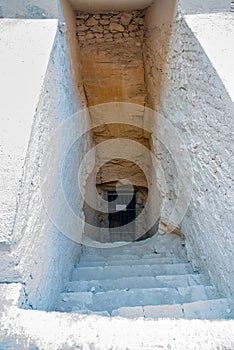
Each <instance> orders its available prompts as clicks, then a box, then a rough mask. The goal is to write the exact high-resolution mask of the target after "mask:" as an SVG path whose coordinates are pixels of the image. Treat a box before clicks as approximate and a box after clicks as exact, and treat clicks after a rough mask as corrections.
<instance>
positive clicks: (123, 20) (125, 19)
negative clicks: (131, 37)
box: [120, 13, 132, 26]
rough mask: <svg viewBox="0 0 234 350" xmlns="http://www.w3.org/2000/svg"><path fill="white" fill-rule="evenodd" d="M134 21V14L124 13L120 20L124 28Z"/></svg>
mask: <svg viewBox="0 0 234 350" xmlns="http://www.w3.org/2000/svg"><path fill="white" fill-rule="evenodd" d="M131 20H132V14H131V13H124V14H123V15H122V16H121V18H120V22H121V24H123V25H124V26H128V25H129V23H130V22H131Z"/></svg>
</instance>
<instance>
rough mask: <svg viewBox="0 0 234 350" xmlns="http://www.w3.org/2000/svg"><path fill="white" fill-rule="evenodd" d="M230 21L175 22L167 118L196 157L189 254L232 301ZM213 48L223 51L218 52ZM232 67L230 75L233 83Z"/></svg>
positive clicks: (219, 17)
mask: <svg viewBox="0 0 234 350" xmlns="http://www.w3.org/2000/svg"><path fill="white" fill-rule="evenodd" d="M232 21H233V18H232V15H231V14H214V15H207V16H192V17H186V19H185V20H184V19H181V20H178V21H176V22H175V25H174V30H173V33H174V34H173V37H172V41H171V47H170V51H169V55H168V57H167V64H166V69H165V74H164V87H163V94H162V97H161V112H162V113H163V115H165V116H166V117H167V118H168V119H169V120H170V121H171V122H172V123H173V125H174V126H175V127H176V128H177V130H178V131H179V133H180V135H181V136H182V138H183V140H184V141H185V143H186V145H187V149H188V150H189V152H190V154H191V157H192V166H193V174H194V182H193V192H192V197H191V203H190V206H189V209H188V212H187V215H186V216H185V218H184V220H183V222H182V226H181V227H182V232H183V233H184V235H185V236H186V242H187V248H188V249H189V252H190V254H191V257H193V258H194V259H195V260H196V261H197V264H198V265H200V266H201V267H202V269H203V270H204V271H207V272H208V273H209V274H210V276H211V278H212V281H213V282H214V283H215V284H216V285H217V286H218V287H219V289H220V290H222V291H225V292H229V293H231V294H232V295H233V291H234V284H233V277H232V276H233V272H234V265H233V246H234V241H233V166H232V163H231V162H230V160H231V159H233V147H232V145H233V136H232V126H233V116H234V105H233V100H232V99H231V96H232V93H233V91H232V86H233V85H232V84H233V74H231V71H232V70H233V68H230V62H229V60H230V57H232V55H233V53H232V47H231V46H230V45H229V46H228V45H227V38H228V37H229V33H227V32H228V31H229V30H230V32H231V33H232V32H233V23H232ZM190 24H191V26H190ZM202 28H205V30H203V31H202ZM214 28H215V29H214ZM193 30H194V31H195V34H196V36H197V37H196V36H195V35H194V33H193ZM218 32H220V33H219V34H217V33H218ZM217 35H218V37H219V38H220V39H221V41H220V42H219V41H217ZM197 38H199V40H200V42H201V43H202V46H201V44H200V42H199V41H198V39H197ZM222 38H223V39H224V40H222ZM214 42H216V48H219V50H220V51H219V52H218V51H216V50H215V49H214V48H213V47H212V45H211V43H214ZM220 52H222V53H224V56H223V55H220ZM229 52H230V54H229ZM221 57H222V62H221ZM225 58H227V60H226V59H225ZM226 61H227V67H229V69H231V71H230V70H229V76H228V75H227V72H226V67H225V66H226ZM228 92H229V93H228ZM162 158H163V159H164V160H165V162H166V163H167V167H166V169H167V171H168V174H170V177H171V179H172V182H173V181H174V171H173V167H171V165H170V164H171V163H170V161H169V160H168V157H167V156H166V154H165V152H164V155H163V156H162Z"/></svg>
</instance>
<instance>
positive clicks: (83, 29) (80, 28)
mask: <svg viewBox="0 0 234 350" xmlns="http://www.w3.org/2000/svg"><path fill="white" fill-rule="evenodd" d="M88 29H89V27H87V26H86V25H84V24H82V25H79V26H78V27H77V30H78V33H79V32H80V31H81V32H83V31H86V30H88Z"/></svg>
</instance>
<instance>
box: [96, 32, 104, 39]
mask: <svg viewBox="0 0 234 350" xmlns="http://www.w3.org/2000/svg"><path fill="white" fill-rule="evenodd" d="M95 38H96V39H100V38H103V34H102V33H96V34H95Z"/></svg>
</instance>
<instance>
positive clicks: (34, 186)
mask: <svg viewBox="0 0 234 350" xmlns="http://www.w3.org/2000/svg"><path fill="white" fill-rule="evenodd" d="M70 13H72V11H71V12H70ZM22 21H23V22H22ZM46 21H47V20H43V21H38V20H34V21H29V20H17V23H18V25H19V26H23V28H22V30H23V31H24V32H25V31H26V29H27V28H28V29H30V32H31V33H33V30H34V28H35V26H36V25H39V27H40V28H43V25H45V24H46V23H47V22H46ZM67 21H68V22H67ZM69 21H71V22H69ZM66 22H67V25H66ZM57 24H58V29H57ZM70 26H72V18H71V17H69V12H66V11H64V13H63V15H61V18H60V21H59V23H57V21H54V24H53V26H52V25H51V27H50V28H49V29H48V31H49V32H50V31H52V33H53V35H54V37H53V40H52V41H51V46H50V47H48V48H47V55H48V62H47V65H46V69H45V72H44V75H43V79H42V82H43V84H42V86H41V89H40V91H39V92H40V93H39V94H38V102H37V101H36V103H35V107H34V108H35V109H34V110H32V111H31V114H30V115H29V122H28V125H29V130H28V131H29V135H30V128H32V130H31V136H30V141H29V144H28V148H27V153H26V154H23V153H21V157H22V160H23V165H24V175H23V178H22V180H21V181H22V185H21V190H20V194H19V200H18V211H17V215H16V219H15V226H14V234H13V242H14V244H15V247H14V249H13V254H14V256H15V259H16V261H18V270H19V271H20V273H21V275H22V282H24V293H25V294H24V296H23V298H22V300H23V306H24V307H30V308H33V309H46V310H52V309H54V308H55V305H56V302H57V297H58V296H59V293H60V292H61V289H62V288H63V285H64V282H65V280H66V279H68V278H69V276H70V272H71V271H72V268H73V266H74V263H75V261H77V259H78V258H79V254H80V245H79V244H78V243H76V242H74V241H73V240H71V239H70V238H68V237H67V236H66V235H64V234H63V233H61V232H59V229H58V228H57V227H56V222H53V220H51V218H50V215H48V208H46V207H45V206H44V201H43V198H42V193H41V183H40V181H41V172H40V171H41V166H42V164H43V157H44V156H45V155H46V152H47V151H48V146H49V145H50V141H51V139H52V136H53V134H54V131H55V130H56V128H57V127H58V126H59V125H60V124H61V123H62V122H64V121H66V120H67V119H68V118H69V117H70V116H71V115H73V113H76V112H78V111H79V110H81V108H82V106H83V105H84V104H85V100H84V95H83V93H82V86H77V85H78V84H77V79H78V78H77V76H76V74H78V73H77V72H78V52H76V50H75V49H74V48H73V49H71V47H69V44H71V43H72V42H74V40H73V39H72V38H71V37H70V34H71V31H69V29H70ZM16 29H17V28H16ZM41 30H42V29H41ZM26 32H28V30H27V31H26ZM45 35H47V36H48V33H46V31H45V30H44V32H43V30H42V33H41V35H40V36H39V37H38V40H37V42H36V47H37V48H38V50H39V52H40V47H43V45H42V44H43V43H42V42H41V41H43V40H45ZM72 35H74V36H75V31H72ZM33 39H35V38H33ZM32 42H34V40H32ZM27 44H28V42H27V40H26V42H24V41H23V40H21V48H22V49H23V47H24V45H27ZM34 44H35V42H34ZM16 52H17V51H16ZM29 52H30V54H31V56H30V57H29V62H30V60H35V62H37V64H39V62H38V60H37V57H34V56H33V55H34V54H35V50H31V51H29ZM75 54H76V55H77V57H76V59H77V61H76V67H75V66H74V65H73V64H72V62H74V61H75V57H74V55H75ZM71 57H72V58H71ZM26 69H27V67H26ZM31 79H33V75H31ZM22 82H23V77H22ZM28 83H29V86H31V88H32V86H33V80H31V81H30V80H29V82H28ZM30 84H31V85H30ZM26 97H27V96H25V98H24V99H22V100H21V104H22V105H24V104H26V103H27V99H26ZM36 105H37V106H36ZM34 113H35V115H34ZM85 123H86V121H85V120H84V122H83V124H82V123H81V124H79V125H76V127H77V128H78V129H77V130H79V132H80V131H82V130H83V129H85V127H86V124H85ZM69 132H74V129H73V130H71V129H68V130H65V132H64V134H62V138H61V142H60V141H59V140H58V141H59V142H58V149H57V150H56V152H58V155H59V153H60V151H63V150H62V149H61V150H60V147H61V146H62V145H63V142H64V140H66V139H67V138H69V134H68V133H69ZM83 141H84V140H83ZM25 146H27V144H26V145H25ZM79 146H80V145H79V142H78V144H77V148H75V149H72V155H73V156H74V158H73V159H69V157H68V162H67V164H66V165H67V168H66V174H63V173H62V180H63V181H64V189H65V191H66V193H67V195H68V197H69V198H70V204H71V206H72V207H74V206H75V207H76V213H77V214H81V213H82V207H83V199H82V198H81V196H80V195H79V194H76V193H74V189H73V188H72V186H71V185H72V184H70V183H69V181H68V180H70V179H72V180H73V181H76V176H77V173H76V171H77V167H76V166H77V164H79V163H80V162H81V159H82V156H83V153H85V152H86V150H87V149H88V147H89V140H88V138H86V139H85V142H83V144H82V147H79ZM56 152H55V154H54V157H55V159H56V157H57V155H56ZM54 171H55V168H54V167H53V166H51V167H50V166H48V169H47V172H46V174H45V178H50V177H51V176H52V174H53V172H54ZM67 174H68V176H67ZM84 182H85V179H84ZM81 185H82V184H81ZM83 185H84V183H83ZM55 186H56V184H52V186H51V191H49V192H51V193H48V196H51V194H52V193H53V191H54V190H55ZM54 207H55V209H56V207H57V211H59V216H60V217H61V220H62V221H63V222H65V223H66V222H68V221H69V218H68V217H67V216H66V212H64V211H63V210H61V208H60V203H57V204H56V203H54ZM81 218H82V214H81ZM69 224H70V223H69ZM71 225H72V223H71ZM68 227H69V225H68ZM79 229H80V231H82V230H83V226H82V225H81V226H80V228H79ZM80 233H81V232H77V236H78V237H79V234H80Z"/></svg>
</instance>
